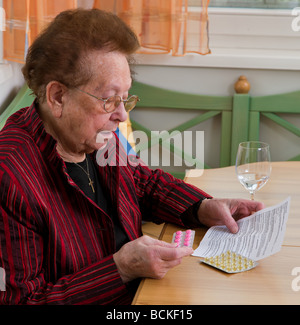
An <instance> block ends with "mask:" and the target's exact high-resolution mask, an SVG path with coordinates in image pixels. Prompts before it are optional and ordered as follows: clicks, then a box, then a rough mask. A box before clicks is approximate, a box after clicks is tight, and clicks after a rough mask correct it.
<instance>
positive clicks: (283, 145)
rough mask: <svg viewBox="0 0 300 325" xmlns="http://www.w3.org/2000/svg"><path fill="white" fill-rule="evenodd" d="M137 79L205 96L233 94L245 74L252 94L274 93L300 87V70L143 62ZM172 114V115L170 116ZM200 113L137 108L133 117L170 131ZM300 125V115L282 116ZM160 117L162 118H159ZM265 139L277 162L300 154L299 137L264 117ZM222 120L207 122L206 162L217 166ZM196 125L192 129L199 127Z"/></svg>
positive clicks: (151, 125) (263, 136)
mask: <svg viewBox="0 0 300 325" xmlns="http://www.w3.org/2000/svg"><path fill="white" fill-rule="evenodd" d="M136 72H137V74H136V80H138V81H140V82H144V83H147V84H151V85H155V86H158V87H162V88H166V89H171V90H176V91H182V92H187V93H197V94H203V95H216V96H232V95H233V94H234V84H235V82H236V81H237V79H238V78H239V76H240V75H245V76H246V77H247V78H248V80H249V82H250V84H251V90H250V95H251V96H264V95H273V94H280V93H286V92H292V91H297V90H300V73H299V71H298V70H272V69H265V70H264V69H235V68H203V67H186V66H184V67H182V66H181V67H175V66H154V65H146V64H143V65H140V66H138V67H137V68H136ZM170 115H171V116H172V118H170ZM193 115H196V113H195V112H188V113H176V111H175V112H171V113H170V112H169V111H167V110H158V109H157V110H152V111H150V110H144V109H143V111H141V110H138V109H137V110H134V111H132V113H131V117H132V118H133V119H135V120H136V121H137V122H141V123H142V124H144V125H146V126H148V127H149V128H150V129H152V130H168V129H170V128H172V127H174V126H176V125H178V124H179V123H182V122H183V121H184V120H188V119H190V118H192V117H193ZM282 116H283V117H284V118H286V119H287V120H288V121H290V122H291V123H294V124H295V125H296V126H299V127H300V117H298V116H295V115H284V114H283V115H282ZM158 117H159V118H158ZM261 122H262V123H261V129H260V134H261V140H262V141H265V142H268V143H269V144H270V146H271V156H272V160H273V161H280V160H287V159H289V158H291V157H293V156H295V155H296V154H299V147H300V146H299V138H298V137H296V136H295V135H292V134H290V133H288V132H287V131H285V130H284V129H282V128H281V127H279V126H277V125H275V124H274V123H273V122H271V121H269V120H267V119H266V118H264V117H262V120H261ZM219 128H220V120H219V118H218V117H216V118H214V119H213V120H211V121H207V122H205V123H203V125H202V127H201V130H203V131H204V133H205V135H204V136H205V151H204V155H205V162H206V163H208V164H209V165H211V166H213V167H216V166H218V161H219V145H220V132H219ZM196 129H197V128H193V129H192V130H196Z"/></svg>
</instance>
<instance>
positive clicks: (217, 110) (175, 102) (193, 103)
mask: <svg viewBox="0 0 300 325" xmlns="http://www.w3.org/2000/svg"><path fill="white" fill-rule="evenodd" d="M130 91H131V93H134V94H137V95H138V96H139V97H140V98H141V101H140V102H139V103H138V105H137V109H139V108H143V107H144V108H167V109H172V110H174V109H179V110H197V111H199V115H197V117H196V118H192V119H191V120H189V121H187V122H186V121H185V122H183V123H181V124H179V125H177V126H176V127H173V128H172V129H169V130H166V131H168V133H169V134H172V132H173V131H175V130H178V131H180V132H183V131H186V130H188V129H190V128H192V127H194V126H196V125H197V126H199V130H201V123H202V122H204V121H206V120H208V119H210V118H213V117H214V116H217V115H221V139H220V140H221V141H220V143H221V147H220V162H219V165H220V167H223V166H228V165H229V164H230V152H231V135H232V130H231V122H232V107H233V105H232V103H233V98H232V97H230V96H204V95H196V94H188V93H183V92H175V91H171V90H167V89H162V88H158V87H154V86H150V85H146V84H143V83H140V82H134V83H133V86H132V88H131V90H130ZM170 114H172V113H171V112H170ZM170 116H172V115H170ZM157 118H159V117H157ZM131 124H132V128H133V129H134V130H139V131H144V132H145V133H146V134H147V136H148V138H150V133H151V130H149V129H148V128H147V127H145V126H144V125H142V124H141V123H138V122H137V121H135V120H134V119H133V118H132V116H131ZM164 140H165V139H164ZM151 145H153V143H149V142H148V143H147V144H145V148H147V149H148V148H149V147H151ZM170 149H171V152H172V153H174V154H178V155H182V154H183V153H184V152H183V150H182V149H181V148H176V146H175V145H171V146H170ZM185 157H187V155H185ZM205 168H209V166H208V165H207V164H205ZM172 174H174V175H175V176H177V177H183V176H184V175H183V173H175V172H174V173H172Z"/></svg>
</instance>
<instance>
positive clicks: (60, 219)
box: [0, 103, 208, 304]
mask: <svg viewBox="0 0 300 325" xmlns="http://www.w3.org/2000/svg"><path fill="white" fill-rule="evenodd" d="M118 148H119V147H118V146H117V149H118ZM117 152H118V150H117ZM93 158H94V159H95V155H93ZM99 174H100V179H101V180H102V182H103V183H104V184H105V188H106V190H107V191H108V193H109V194H110V198H111V200H112V201H113V205H114V207H115V209H116V213H117V215H118V217H119V220H120V222H121V225H122V226H123V227H124V230H125V232H126V233H127V235H128V237H129V239H130V240H134V239H136V238H138V237H139V236H141V235H142V232H141V220H142V217H143V218H144V219H145V220H152V221H154V222H158V223H159V222H173V223H176V224H178V225H181V226H183V225H188V226H189V224H188V222H187V221H185V220H184V219H183V216H185V217H187V215H188V214H187V213H184V212H185V211H189V210H191V209H189V208H190V207H192V206H193V205H194V204H195V202H198V201H199V200H201V199H203V198H204V197H208V195H207V194H206V193H204V192H202V191H200V190H198V189H196V188H195V187H193V186H189V185H187V184H184V183H183V182H182V181H181V180H177V179H175V178H173V177H172V176H171V175H169V174H166V173H163V172H162V171H161V170H156V171H152V170H150V169H149V168H148V167H146V166H142V165H140V164H139V165H133V164H127V165H126V166H118V165H117V166H109V165H106V166H102V167H100V166H99ZM0 191H1V192H0V204H1V205H0V267H2V268H3V269H4V270H5V275H6V283H5V284H6V291H1V292H0V304H128V303H130V302H131V299H132V297H131V295H130V293H129V289H128V287H127V286H126V285H124V284H123V282H122V281H121V278H120V275H119V273H118V270H117V267H116V265H115V263H114V260H113V254H114V253H115V250H116V248H115V239H114V231H113V222H112V219H111V218H110V216H108V215H106V214H105V212H104V211H103V210H102V209H101V208H100V207H99V206H97V205H96V204H95V203H94V202H93V201H91V200H90V199H89V198H88V197H86V196H85V194H84V193H83V192H82V191H81V190H80V189H79V187H78V186H77V185H76V184H75V183H74V182H73V181H72V179H71V177H70V176H69V175H68V173H67V169H66V165H65V164H64V162H63V160H62V159H61V158H60V156H59V155H58V154H57V151H56V141H55V140H54V139H53V138H52V137H51V136H50V135H49V134H47V133H46V132H45V129H44V127H43V123H42V121H41V119H40V118H39V115H38V113H37V111H36V108H35V105H34V103H33V105H31V107H29V108H24V109H21V110H20V111H18V112H17V113H15V114H14V115H12V116H11V117H10V119H9V120H8V122H7V123H6V126H5V127H4V128H3V129H2V131H1V132H0Z"/></svg>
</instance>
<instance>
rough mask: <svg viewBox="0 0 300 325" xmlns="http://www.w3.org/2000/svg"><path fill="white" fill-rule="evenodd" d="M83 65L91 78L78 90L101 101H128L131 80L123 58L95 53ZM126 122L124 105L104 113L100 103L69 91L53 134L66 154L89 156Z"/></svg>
mask: <svg viewBox="0 0 300 325" xmlns="http://www.w3.org/2000/svg"><path fill="white" fill-rule="evenodd" d="M86 64H89V65H90V66H89V68H88V69H90V71H91V72H92V78H91V79H90V81H89V82H88V84H86V85H85V86H81V87H80V90H82V91H85V92H88V93H90V94H92V95H94V96H96V97H98V98H104V99H106V98H108V97H111V96H114V95H118V96H120V97H121V98H123V99H126V98H127V97H128V91H129V89H130V87H131V82H132V79H131V73H130V68H129V65H128V62H127V59H126V56H125V55H124V54H122V53H119V52H103V51H95V52H92V53H90V54H89V55H88V57H87V60H86ZM126 119H127V113H126V111H125V108H124V104H123V102H121V104H120V105H119V106H118V107H117V109H116V110H115V111H114V112H112V113H107V112H106V111H105V110H104V102H103V101H101V100H98V99H96V98H94V97H91V96H89V95H88V94H86V93H83V92H81V91H79V90H77V89H72V90H69V91H67V92H66V93H65V94H64V96H63V102H62V114H61V117H60V118H59V119H58V120H57V125H56V126H57V128H56V132H55V133H56V136H57V138H58V139H57V140H58V141H59V142H60V144H61V145H62V147H63V148H64V150H65V151H68V152H72V153H73V154H82V153H91V152H93V151H95V150H98V149H100V148H101V147H102V146H103V145H104V144H105V143H106V142H107V140H108V139H109V138H111V137H112V136H113V134H112V132H113V131H115V130H116V129H117V127H118V125H119V123H120V122H123V121H125V120H126ZM58 130H59V131H58Z"/></svg>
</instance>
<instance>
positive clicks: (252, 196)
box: [250, 192, 254, 201]
mask: <svg viewBox="0 0 300 325" xmlns="http://www.w3.org/2000/svg"><path fill="white" fill-rule="evenodd" d="M250 197H251V200H252V201H253V200H254V192H250Z"/></svg>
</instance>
